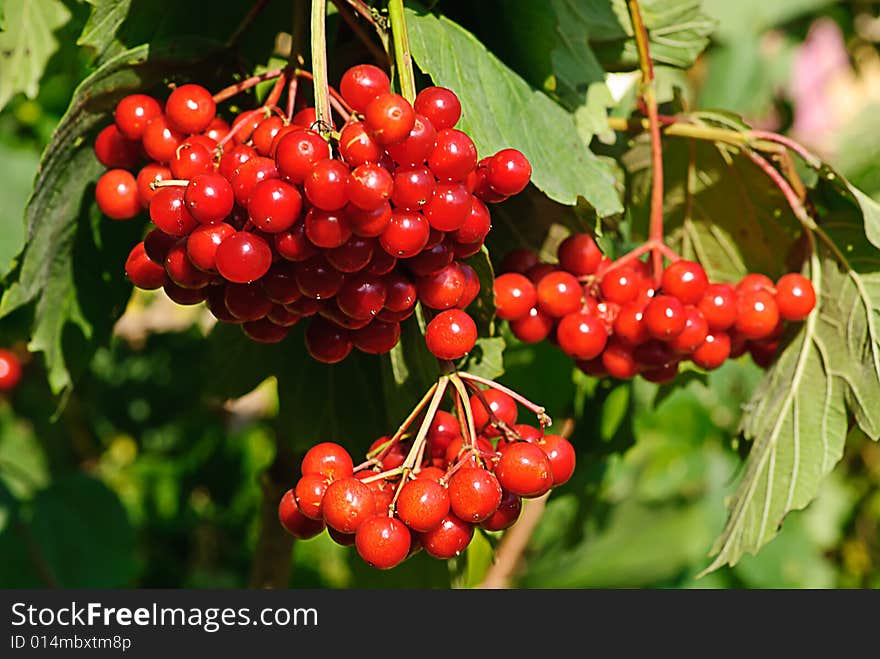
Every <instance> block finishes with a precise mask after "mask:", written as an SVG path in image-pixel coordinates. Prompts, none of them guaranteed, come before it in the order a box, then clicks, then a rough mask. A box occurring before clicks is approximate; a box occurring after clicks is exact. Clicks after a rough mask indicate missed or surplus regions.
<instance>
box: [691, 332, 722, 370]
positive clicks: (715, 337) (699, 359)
mask: <svg viewBox="0 0 880 659" xmlns="http://www.w3.org/2000/svg"><path fill="white" fill-rule="evenodd" d="M730 349H731V343H730V336H729V335H728V334H727V333H726V332H723V331H720V330H711V331H710V332H709V333H708V334H707V335H706V338H705V340H704V341H703V343H702V344H701V345H700V346H698V347H697V349H696V350H694V351H693V353H691V360H692V361H693V362H694V364H696V365H697V366H699V367H700V368H705V369H706V370H707V371H708V370H712V369H714V368H718V367H719V366H721V365H722V364H723V363H724V362H725V361H726V360H727V358H728V357H730Z"/></svg>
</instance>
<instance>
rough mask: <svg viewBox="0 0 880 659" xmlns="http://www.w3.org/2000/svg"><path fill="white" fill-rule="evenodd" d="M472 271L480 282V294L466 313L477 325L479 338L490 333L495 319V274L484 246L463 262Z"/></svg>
mask: <svg viewBox="0 0 880 659" xmlns="http://www.w3.org/2000/svg"><path fill="white" fill-rule="evenodd" d="M464 262H465V263H466V264H467V265H469V266H470V267H472V268H473V269H474V272H476V273H477V278H478V279H479V280H480V293H479V295H477V299H476V300H474V301H473V302H471V304H470V306H468V309H467V312H468V314H470V316H471V317H472V318H473V319H474V321H475V322H476V323H477V331H478V332H479V333H480V335H481V336H486V335H488V334H491V332H492V321H493V320H494V319H495V293H494V288H493V285H494V281H495V272H494V271H493V269H492V262H491V261H490V260H489V250H487V249H486V247H485V246H484V247H483V248H482V249H480V251H479V252H477V253H476V254H474V255H473V256H470V257H468V258H467V259H465V261H464Z"/></svg>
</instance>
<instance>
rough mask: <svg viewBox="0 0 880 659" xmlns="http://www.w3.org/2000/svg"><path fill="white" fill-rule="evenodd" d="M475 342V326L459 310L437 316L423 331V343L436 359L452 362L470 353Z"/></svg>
mask: <svg viewBox="0 0 880 659" xmlns="http://www.w3.org/2000/svg"><path fill="white" fill-rule="evenodd" d="M476 342H477V326H476V323H474V321H473V319H472V318H471V317H470V316H468V315H467V314H466V313H465V312H464V311H461V310H459V309H447V310H446V311H441V312H440V313H439V314H437V315H436V316H435V317H434V318H433V319H431V322H429V323H428V327H427V328H426V330H425V343H426V344H427V346H428V350H429V351H430V352H431V354H432V355H434V356H435V357H436V358H437V359H446V360H450V361H454V360H456V359H461V358H462V357H464V356H465V355H466V354H467V353H468V352H470V351H471V350H472V349H473V347H474V344H476Z"/></svg>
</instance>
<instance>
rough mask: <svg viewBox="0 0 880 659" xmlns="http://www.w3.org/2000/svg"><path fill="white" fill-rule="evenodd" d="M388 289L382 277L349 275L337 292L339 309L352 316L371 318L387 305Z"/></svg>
mask: <svg viewBox="0 0 880 659" xmlns="http://www.w3.org/2000/svg"><path fill="white" fill-rule="evenodd" d="M386 296H387V289H386V287H385V282H384V280H383V279H382V278H381V277H378V276H376V275H370V274H366V273H364V274H355V275H352V276H350V277H347V278H346V280H345V282H344V283H343V284H342V288H340V289H339V292H338V293H337V294H336V303H337V304H338V305H339V310H340V311H342V312H343V313H344V314H345V315H346V316H348V317H350V318H355V319H360V320H370V319H372V318H373V317H375V316H376V314H378V313H379V312H380V311H381V310H382V307H384V306H385V298H386Z"/></svg>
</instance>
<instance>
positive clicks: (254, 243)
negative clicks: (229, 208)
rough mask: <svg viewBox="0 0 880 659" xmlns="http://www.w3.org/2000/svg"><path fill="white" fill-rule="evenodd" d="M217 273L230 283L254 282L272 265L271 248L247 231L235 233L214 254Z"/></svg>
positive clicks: (262, 239) (261, 239)
mask: <svg viewBox="0 0 880 659" xmlns="http://www.w3.org/2000/svg"><path fill="white" fill-rule="evenodd" d="M216 263H217V271H218V272H219V273H220V274H221V275H222V276H223V278H224V279H227V280H229V281H231V282H235V283H238V284H247V283H249V282H252V281H256V280H257V279H259V278H260V277H262V276H263V275H264V274H266V273H267V272H268V271H269V267H270V266H271V265H272V248H271V247H269V243H267V242H266V240H265V239H264V238H261V237H260V236H258V235H256V234H255V233H250V232H247V231H236V232H235V233H233V234H232V235H231V236H229V237H228V238H226V239H225V240H224V241H223V242H222V243H220V247H218V248H217V252H216Z"/></svg>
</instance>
